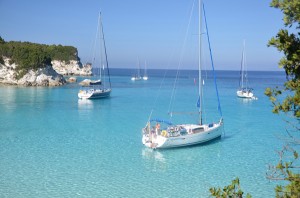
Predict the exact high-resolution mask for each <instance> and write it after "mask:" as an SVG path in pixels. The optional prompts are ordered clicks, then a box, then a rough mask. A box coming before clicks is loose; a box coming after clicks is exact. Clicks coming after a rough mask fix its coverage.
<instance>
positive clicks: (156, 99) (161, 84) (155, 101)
mask: <svg viewBox="0 0 300 198" xmlns="http://www.w3.org/2000/svg"><path fill="white" fill-rule="evenodd" d="M171 56H174V53H173V55H171ZM170 59H171V57H170ZM170 62H171V61H170V60H169V63H168V66H167V69H166V70H165V72H164V76H163V79H162V80H161V83H160V86H159V89H158V92H157V95H156V98H155V100H154V103H153V107H152V109H151V112H150V115H149V118H148V122H149V121H150V119H151V117H152V113H153V111H154V107H155V106H156V104H157V101H158V98H159V96H160V92H161V88H162V86H163V84H164V82H165V79H166V76H167V71H168V69H169V67H170Z"/></svg>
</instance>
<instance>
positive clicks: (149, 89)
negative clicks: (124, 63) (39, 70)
mask: <svg viewBox="0 0 300 198" xmlns="http://www.w3.org/2000/svg"><path fill="white" fill-rule="evenodd" d="M185 72H186V73H183V74H184V76H185V77H184V78H182V79H180V81H179V86H178V87H179V88H180V89H179V88H178V90H177V94H176V97H177V98H176V99H178V100H176V101H179V102H177V103H175V102H174V107H175V108H174V109H175V110H177V109H178V110H179V111H181V110H183V109H185V110H186V111H190V110H193V108H194V107H195V106H196V101H197V98H195V97H194V94H195V85H194V82H193V78H194V76H195V74H194V73H193V72H191V71H185ZM131 73H132V71H130V70H112V75H113V76H112V85H113V92H112V96H111V98H110V99H103V100H78V99H77V92H78V89H79V88H80V87H79V86H78V85H77V84H68V85H66V86H63V87H57V88H18V87H7V86H0V93H1V98H0V110H1V113H0V159H1V161H0V195H1V197H14V198H17V197H22V198H24V197H25V198H26V197H208V196H209V188H210V187H217V186H219V187H223V186H224V185H228V184H229V183H230V182H231V180H232V179H234V178H235V177H237V176H238V177H239V178H240V181H241V185H242V189H243V190H244V192H247V193H251V194H252V196H253V197H274V190H273V189H274V186H275V185H276V183H275V182H270V181H268V180H267V179H266V178H265V174H266V172H267V165H268V164H274V163H275V162H277V159H278V157H277V155H276V153H275V151H276V150H277V149H279V148H280V147H281V145H282V142H281V140H279V139H278V135H279V134H283V133H282V131H283V130H284V129H285V127H286V126H285V122H284V121H283V120H282V118H281V117H279V116H276V115H273V114H272V113H271V105H270V104H271V103H270V102H269V101H268V98H266V97H265V96H264V94H263V92H264V90H265V88H266V87H269V86H272V87H275V86H276V85H281V84H282V82H283V81H284V74H282V73H277V72H250V73H249V77H250V79H249V81H250V83H251V86H252V87H253V88H254V89H255V95H256V96H257V97H258V98H259V99H258V100H256V101H245V100H241V99H238V98H236V93H235V92H236V88H237V86H238V72H230V71H226V72H224V71H223V72H218V73H217V76H218V85H219V92H220V97H221V105H222V110H223V117H224V122H225V126H224V130H225V136H224V137H223V138H222V139H218V140H215V141H213V142H210V143H207V144H204V145H200V146H193V147H186V148H180V149H169V150H155V151H152V150H150V149H147V148H145V147H144V146H143V145H142V143H141V128H142V127H143V126H144V125H145V123H146V121H147V119H148V117H149V114H150V111H151V109H153V108H154V109H155V111H154V113H153V114H154V115H157V116H158V115H160V116H161V115H166V118H167V114H166V112H167V110H168V106H169V99H170V95H171V92H172V87H173V78H172V75H167V78H166V80H165V83H164V84H163V85H162V86H161V82H162V76H163V72H162V71H157V70H149V71H148V75H149V77H150V78H149V80H148V81H147V82H144V81H141V82H131V81H130V76H131ZM151 75H152V76H151ZM79 80H80V79H79ZM210 82H211V79H210V78H208V79H206V83H205V84H206V85H207V88H206V93H207V94H206V95H207V100H206V101H205V104H206V106H208V109H207V112H210V111H212V112H213V111H216V114H214V113H211V114H209V115H208V117H207V118H206V119H207V120H208V122H210V121H211V120H215V118H218V114H217V110H216V98H215V97H214V87H213V86H212V85H210V84H211V83H210ZM160 87H161V91H158V90H159V89H160ZM187 96H188V97H187ZM157 98H158V99H157ZM156 99H157V102H155V101H156ZM180 117H181V116H180ZM193 119H194V118H191V117H186V116H185V117H184V118H177V117H173V118H172V120H173V121H179V122H183V121H186V120H193Z"/></svg>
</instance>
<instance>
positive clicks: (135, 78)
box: [131, 77, 142, 81]
mask: <svg viewBox="0 0 300 198" xmlns="http://www.w3.org/2000/svg"><path fill="white" fill-rule="evenodd" d="M131 80H132V81H137V80H142V78H141V77H132V78H131Z"/></svg>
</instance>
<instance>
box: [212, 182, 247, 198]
mask: <svg viewBox="0 0 300 198" xmlns="http://www.w3.org/2000/svg"><path fill="white" fill-rule="evenodd" d="M209 191H210V193H211V196H213V197H216V198H242V197H243V194H244V192H243V191H242V189H241V187H240V180H239V178H236V179H234V180H232V181H231V184H230V185H228V186H225V187H224V188H223V189H221V188H210V189H209ZM246 198H251V195H250V194H247V195H246Z"/></svg>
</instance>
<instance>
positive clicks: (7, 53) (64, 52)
mask: <svg viewBox="0 0 300 198" xmlns="http://www.w3.org/2000/svg"><path fill="white" fill-rule="evenodd" d="M77 55H78V52H77V49H76V48H75V47H72V46H62V45H45V44H38V43H30V42H20V41H9V42H5V41H4V40H3V39H2V38H1V37H0V63H2V64H3V63H4V60H3V57H7V58H10V59H11V60H10V61H11V62H10V63H16V64H17V65H18V66H17V68H16V70H17V71H18V72H20V73H26V72H27V71H28V70H30V69H38V68H44V67H45V66H46V65H51V61H52V60H60V61H65V62H69V61H70V60H79V58H78V56H77Z"/></svg>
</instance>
